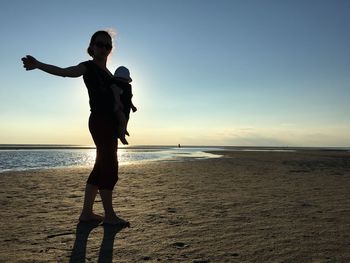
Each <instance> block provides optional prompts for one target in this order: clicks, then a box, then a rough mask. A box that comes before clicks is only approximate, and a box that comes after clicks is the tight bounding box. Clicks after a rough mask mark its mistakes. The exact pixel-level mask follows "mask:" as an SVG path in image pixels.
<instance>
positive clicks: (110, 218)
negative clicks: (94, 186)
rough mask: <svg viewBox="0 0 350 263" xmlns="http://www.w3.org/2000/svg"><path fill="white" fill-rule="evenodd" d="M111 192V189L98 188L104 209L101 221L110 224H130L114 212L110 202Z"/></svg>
mask: <svg viewBox="0 0 350 263" xmlns="http://www.w3.org/2000/svg"><path fill="white" fill-rule="evenodd" d="M112 194H113V190H100V195H101V199H102V203H103V208H104V210H105V218H104V220H103V222H104V223H105V224H112V225H119V224H120V225H125V226H130V224H129V222H127V221H125V220H124V219H122V218H120V217H118V216H117V215H116V214H115V211H114V209H113V204H112Z"/></svg>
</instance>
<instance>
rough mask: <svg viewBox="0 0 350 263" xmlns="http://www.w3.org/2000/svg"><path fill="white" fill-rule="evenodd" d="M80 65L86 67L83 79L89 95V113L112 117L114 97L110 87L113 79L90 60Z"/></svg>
mask: <svg viewBox="0 0 350 263" xmlns="http://www.w3.org/2000/svg"><path fill="white" fill-rule="evenodd" d="M82 64H83V65H85V67H86V72H85V74H84V75H83V79H84V83H85V86H86V88H87V90H88V93H89V99H90V100H89V104H90V111H91V112H92V113H98V114H104V115H111V116H112V115H113V107H114V97H113V92H112V90H111V88H110V85H111V84H112V80H113V77H112V76H111V75H109V74H108V73H107V72H106V71H105V70H103V69H101V68H100V67H99V66H98V65H96V64H95V62H93V61H92V60H89V61H85V62H83V63H82Z"/></svg>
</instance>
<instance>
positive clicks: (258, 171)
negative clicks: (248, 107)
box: [0, 151, 350, 262]
mask: <svg viewBox="0 0 350 263" xmlns="http://www.w3.org/2000/svg"><path fill="white" fill-rule="evenodd" d="M217 153H218V152H216V151H215V154H217ZM222 154H223V157H221V158H213V159H205V160H203V159H202V160H196V159H192V160H190V161H188V160H182V161H176V162H171V161H170V162H147V163H143V164H140V163H139V164H131V165H126V166H121V167H120V178H119V181H118V184H117V187H116V189H115V191H114V193H115V194H114V199H113V202H114V204H115V207H116V208H117V211H118V213H119V215H120V216H121V217H123V218H125V219H127V220H129V221H130V222H131V228H127V229H122V230H121V229H114V230H113V229H106V228H105V227H103V226H97V227H93V228H92V229H90V230H89V231H91V232H88V233H87V236H86V241H87V242H86V243H84V242H83V240H82V239H80V238H81V236H80V235H79V233H81V231H83V230H82V229H81V228H79V225H78V224H77V219H78V216H79V213H80V209H81V205H82V202H83V196H84V187H85V182H86V179H87V177H88V174H89V172H90V168H63V169H51V170H37V171H25V172H9V173H6V174H1V175H0V183H1V184H2V185H4V186H6V187H4V188H3V189H1V190H0V202H1V205H2V212H1V213H2V216H1V219H0V224H1V226H2V227H1V232H0V258H1V259H2V260H4V262H28V261H29V262H69V261H70V259H71V257H72V256H74V255H75V256H76V255H80V256H83V257H84V258H85V259H86V261H87V262H97V259H98V258H99V257H102V258H103V259H105V261H107V262H112V261H108V259H110V257H113V260H115V261H116V262H143V261H145V260H147V261H149V262H282V261H283V262H347V261H350V251H349V250H348V246H349V240H350V193H349V189H350V153H348V152H333V151H330V152H329V151H321V152H320V151H311V152H310V151H309V152H283V153H280V152H249V151H248V152H244V151H224V152H222ZM95 210H96V212H97V213H102V212H103V209H102V203H101V200H100V198H99V197H98V198H97V202H96V205H95ZM103 240H104V242H102V241H103ZM106 245H107V247H106ZM84 249H85V250H84ZM84 251H85V254H84V253H83V252H84ZM77 253H78V254H77ZM79 253H80V254H79Z"/></svg>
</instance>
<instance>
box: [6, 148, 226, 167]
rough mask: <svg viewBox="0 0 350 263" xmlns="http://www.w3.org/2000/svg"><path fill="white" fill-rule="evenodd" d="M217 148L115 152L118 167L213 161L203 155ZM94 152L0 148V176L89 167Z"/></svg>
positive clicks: (62, 149)
mask: <svg viewBox="0 0 350 263" xmlns="http://www.w3.org/2000/svg"><path fill="white" fill-rule="evenodd" d="M209 150H210V151H213V150H214V151H215V150H220V148H205V147H183V148H178V147H133V148H121V149H118V161H119V164H120V165H127V164H133V163H139V162H144V161H158V160H163V161H166V160H168V161H178V160H181V159H184V158H194V159H205V158H217V157H220V155H216V154H211V153H207V152H205V151H209ZM95 157H96V150H95V149H94V148H79V147H64V146H62V147H50V146H45V147H41V146H30V147H28V146H25V147H24V146H7V147H0V173H1V172H6V171H23V170H29V169H47V168H58V167H72V166H90V167H92V166H93V164H94V162H95Z"/></svg>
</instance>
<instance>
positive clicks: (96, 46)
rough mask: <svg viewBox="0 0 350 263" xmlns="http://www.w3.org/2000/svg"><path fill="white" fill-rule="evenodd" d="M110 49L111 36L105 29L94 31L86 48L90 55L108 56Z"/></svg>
mask: <svg viewBox="0 0 350 263" xmlns="http://www.w3.org/2000/svg"><path fill="white" fill-rule="evenodd" d="M111 50H112V36H111V35H110V33H108V32H107V31H103V30H101V31H97V32H95V33H94V34H93V35H92V37H91V40H90V44H89V47H88V49H87V52H88V54H89V55H90V56H91V57H93V58H94V57H100V56H106V57H107V56H108V55H109V54H110V53H111Z"/></svg>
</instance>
